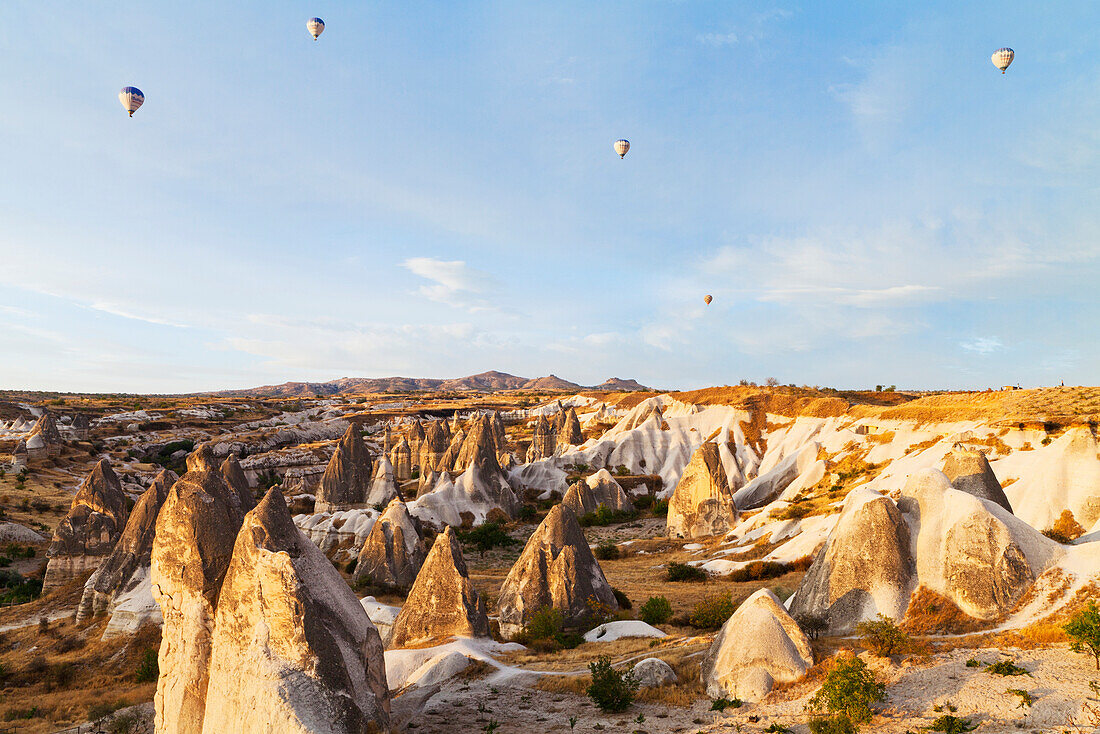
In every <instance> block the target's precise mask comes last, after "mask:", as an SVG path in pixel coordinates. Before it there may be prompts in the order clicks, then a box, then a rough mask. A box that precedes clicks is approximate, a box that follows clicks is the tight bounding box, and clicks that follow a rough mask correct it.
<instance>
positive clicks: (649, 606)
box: [638, 596, 672, 625]
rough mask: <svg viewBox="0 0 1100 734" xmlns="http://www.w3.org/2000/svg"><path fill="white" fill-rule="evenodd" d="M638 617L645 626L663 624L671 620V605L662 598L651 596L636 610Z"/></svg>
mask: <svg viewBox="0 0 1100 734" xmlns="http://www.w3.org/2000/svg"><path fill="white" fill-rule="evenodd" d="M638 616H640V617H641V619H642V621H643V622H645V623H646V624H654V625H656V624H664V623H665V622H667V621H668V620H669V619H671V618H672V605H671V604H670V603H669V601H668V599H666V598H665V597H663V596H651V597H649V599H647V600H646V603H645V604H643V605H642V608H641V609H640V610H638Z"/></svg>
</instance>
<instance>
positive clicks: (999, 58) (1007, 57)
mask: <svg viewBox="0 0 1100 734" xmlns="http://www.w3.org/2000/svg"><path fill="white" fill-rule="evenodd" d="M989 58H990V61H992V62H993V65H994V66H996V67H997V68H998V69H1000V70H1001V73H1002V74H1004V73H1005V69H1007V68H1008V65H1009V64H1011V63H1012V59H1014V58H1016V52H1015V51H1013V50H1012V49H1010V48H1007V47H1005V48H999V49H997V50H996V51H994V52H993V55H992V56H990V57H989Z"/></svg>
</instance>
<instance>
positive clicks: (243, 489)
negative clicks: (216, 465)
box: [221, 454, 256, 512]
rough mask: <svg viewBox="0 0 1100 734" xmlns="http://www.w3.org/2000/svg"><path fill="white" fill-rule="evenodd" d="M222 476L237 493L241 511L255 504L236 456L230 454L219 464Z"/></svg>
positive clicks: (245, 510)
mask: <svg viewBox="0 0 1100 734" xmlns="http://www.w3.org/2000/svg"><path fill="white" fill-rule="evenodd" d="M221 472H222V476H223V477H225V481H226V482H227V483H228V484H229V486H230V487H231V488H232V489H233V491H234V492H236V493H237V497H238V498H239V499H240V503H241V512H248V511H249V510H251V509H252V508H253V507H255V506H256V498H255V496H254V495H253V494H252V489H251V488H250V487H249V486H248V479H247V478H246V477H245V475H244V470H243V469H241V464H240V462H239V461H237V457H236V456H234V455H233V454H230V455H229V456H228V457H227V458H226V460H225V461H223V462H222V465H221Z"/></svg>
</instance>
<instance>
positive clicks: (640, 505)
mask: <svg viewBox="0 0 1100 734" xmlns="http://www.w3.org/2000/svg"><path fill="white" fill-rule="evenodd" d="M652 506H653V495H651V494H643V495H640V496H638V497H635V498H634V509H636V510H648V509H649V508H650V507H652Z"/></svg>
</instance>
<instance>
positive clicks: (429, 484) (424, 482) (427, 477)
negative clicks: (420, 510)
mask: <svg viewBox="0 0 1100 734" xmlns="http://www.w3.org/2000/svg"><path fill="white" fill-rule="evenodd" d="M443 476H446V477H447V478H448V480H449V479H450V475H449V474H447V472H443ZM441 479H442V477H441V476H440V475H439V474H436V473H435V472H434V471H428V472H420V477H419V478H418V479H417V482H416V498H417V499H420V498H421V497H423V496H424V495H426V494H428V493H429V492H431V491H432V490H433V489H435V485H436V484H438V483H439V482H440V480H441Z"/></svg>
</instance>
